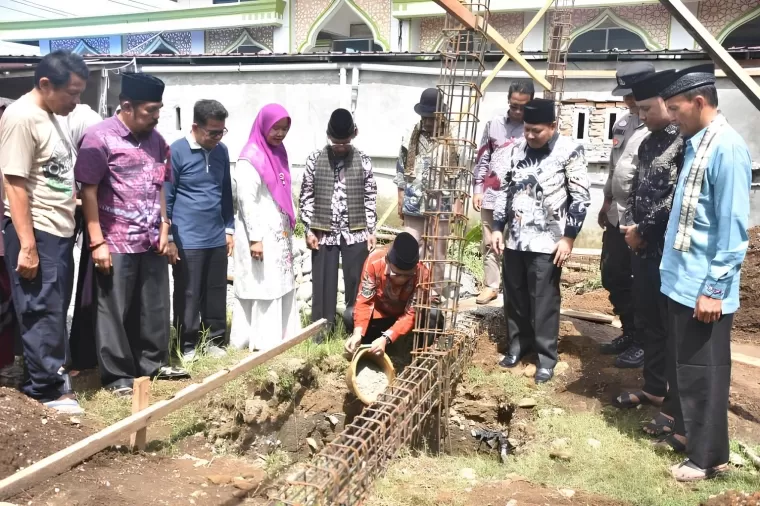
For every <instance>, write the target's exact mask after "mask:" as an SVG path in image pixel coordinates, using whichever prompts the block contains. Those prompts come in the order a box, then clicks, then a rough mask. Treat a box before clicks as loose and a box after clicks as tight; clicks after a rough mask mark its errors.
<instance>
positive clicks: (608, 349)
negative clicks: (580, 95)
mask: <svg viewBox="0 0 760 506" xmlns="http://www.w3.org/2000/svg"><path fill="white" fill-rule="evenodd" d="M652 74H654V66H653V65H652V64H650V63H640V62H636V63H631V64H628V65H626V66H623V67H621V68H620V69H618V71H617V75H616V78H617V87H616V88H615V89H614V90H613V91H612V94H613V95H615V96H622V97H623V101H624V102H625V104H626V105H627V106H628V110H629V112H628V114H625V115H623V116H622V117H621V118H620V119H618V120H617V122H616V123H615V125H614V126H613V130H612V132H613V139H612V149H611V151H610V168H609V170H610V173H609V177H608V178H607V183H606V184H605V185H604V204H603V205H602V209H601V210H600V211H599V226H600V227H602V228H603V229H604V235H603V236H602V265H601V269H602V285H603V286H604V288H605V289H606V290H607V291H608V292H609V293H610V302H611V303H612V307H613V309H614V311H615V314H617V315H618V316H619V317H620V321H621V323H622V324H623V334H622V335H621V336H619V337H617V338H615V339H613V340H612V342H610V343H606V344H603V345H602V347H601V352H602V353H606V354H610V355H613V354H617V355H618V357H617V358H616V359H615V366H616V367H624V368H627V367H630V368H635V367H641V366H642V365H643V364H644V350H643V349H642V347H641V345H640V343H637V342H636V329H635V326H634V319H633V299H632V285H633V282H632V277H631V252H630V250H629V248H628V245H627V244H626V243H625V235H624V234H623V233H621V231H620V220H621V219H622V218H623V213H624V212H625V206H626V201H627V199H628V195H629V194H630V192H631V182H632V180H633V175H634V172H635V171H636V160H637V157H636V154H637V152H638V150H639V144H641V141H642V140H643V139H644V137H646V135H647V133H648V132H649V131H648V130H647V128H646V127H645V126H644V123H642V122H641V120H640V119H639V110H638V107H636V101H635V100H634V98H633V93H632V92H631V85H632V84H633V83H635V82H638V81H640V80H641V79H644V78H646V77H648V76H650V75H652Z"/></svg>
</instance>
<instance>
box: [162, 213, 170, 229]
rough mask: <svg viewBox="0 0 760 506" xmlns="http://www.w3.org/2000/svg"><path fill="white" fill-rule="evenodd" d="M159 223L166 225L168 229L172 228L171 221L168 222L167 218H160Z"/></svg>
mask: <svg viewBox="0 0 760 506" xmlns="http://www.w3.org/2000/svg"><path fill="white" fill-rule="evenodd" d="M161 223H166V224H167V225H169V226H170V227H171V226H172V220H170V219H169V218H164V217H163V216H161Z"/></svg>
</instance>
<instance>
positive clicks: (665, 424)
mask: <svg viewBox="0 0 760 506" xmlns="http://www.w3.org/2000/svg"><path fill="white" fill-rule="evenodd" d="M675 425H676V421H675V420H674V419H672V418H668V417H667V416H665V415H664V414H663V413H662V412H660V413H657V414H656V415H655V417H654V419H653V420H652V421H651V422H649V423H647V424H646V425H644V427H643V428H642V430H643V431H644V432H645V433H646V434H647V435H649V436H651V437H654V438H660V437H662V436H667V435H668V434H672V433H673V429H674V428H675Z"/></svg>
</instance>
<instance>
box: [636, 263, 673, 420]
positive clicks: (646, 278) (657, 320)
mask: <svg viewBox="0 0 760 506" xmlns="http://www.w3.org/2000/svg"><path fill="white" fill-rule="evenodd" d="M660 260H661V258H660V257H659V256H657V257H648V258H642V257H641V256H639V255H636V254H632V255H631V265H632V268H633V293H634V294H635V303H634V305H635V313H634V315H635V322H636V333H637V341H638V342H639V343H641V346H642V347H643V349H644V391H645V392H646V393H648V394H650V395H654V396H656V397H665V395H666V394H667V392H668V384H667V379H666V372H665V368H666V366H667V349H668V298H667V297H666V296H665V295H663V294H662V293H661V292H660ZM668 414H670V413H668Z"/></svg>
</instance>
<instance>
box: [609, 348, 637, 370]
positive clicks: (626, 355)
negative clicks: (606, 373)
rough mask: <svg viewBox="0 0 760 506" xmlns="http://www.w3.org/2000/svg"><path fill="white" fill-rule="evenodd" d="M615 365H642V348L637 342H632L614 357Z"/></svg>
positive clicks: (635, 367) (626, 366)
mask: <svg viewBox="0 0 760 506" xmlns="http://www.w3.org/2000/svg"><path fill="white" fill-rule="evenodd" d="M615 367H619V368H621V369H637V368H639V367H644V350H643V349H642V348H641V346H639V345H638V344H632V345H631V346H629V347H628V348H627V349H626V350H625V351H624V352H623V353H621V354H620V355H618V356H617V358H616V359H615Z"/></svg>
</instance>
